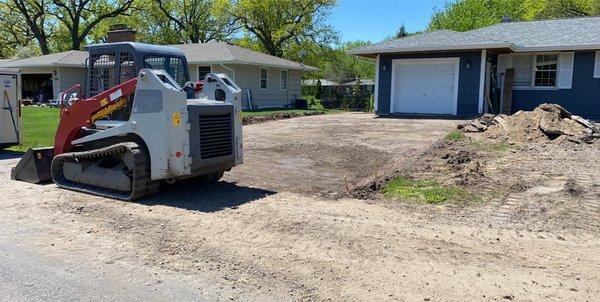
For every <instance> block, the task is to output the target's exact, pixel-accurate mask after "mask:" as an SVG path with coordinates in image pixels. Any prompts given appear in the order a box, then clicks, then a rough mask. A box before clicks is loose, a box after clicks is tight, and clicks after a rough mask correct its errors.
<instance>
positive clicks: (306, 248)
mask: <svg viewBox="0 0 600 302" xmlns="http://www.w3.org/2000/svg"><path fill="white" fill-rule="evenodd" d="M453 123H454V122H452V121H450V122H448V121H439V120H437V121H436V120H434V121H430V120H401V119H374V118H373V117H372V116H370V115H366V114H352V115H338V116H319V117H307V118H298V119H292V120H287V121H280V122H274V123H266V124H260V125H253V126H249V127H246V128H245V131H246V132H245V134H246V164H245V165H244V166H243V167H239V168H236V169H234V170H233V171H231V173H229V174H228V175H227V176H226V180H227V181H223V182H220V183H218V184H215V185H212V186H208V187H206V186H205V187H199V186H193V185H192V186H191V185H190V184H189V183H187V184H180V185H178V186H175V187H171V188H167V189H166V190H164V191H163V192H162V193H161V194H158V195H156V196H154V197H153V198H150V199H148V200H145V201H143V202H139V203H126V202H119V201H114V200H108V199H104V198H100V197H94V196H89V195H83V194H78V193H74V192H69V191H64V190H59V189H57V188H56V187H55V186H54V185H45V186H36V185H30V184H25V183H20V182H13V181H9V180H8V179H9V171H10V167H11V166H12V165H14V164H15V162H16V159H6V160H0V179H3V180H4V181H3V182H2V187H1V189H0V207H1V210H0V271H1V272H2V273H1V274H0V295H1V296H2V297H3V298H4V299H6V300H9V301H31V300H44V301H64V300H103V301H122V300H131V301H151V300H154V301H173V300H178V301H474V300H476V301H509V300H515V301H541V300H544V301H548V300H549V301H567V300H568V301H593V300H595V299H596V297H598V295H600V275H599V274H598V272H599V271H600V259H599V257H598V251H599V250H600V240H599V238H598V232H597V231H596V229H595V228H594V229H592V230H588V229H585V228H571V227H569V226H568V225H567V226H566V227H565V226H564V224H547V225H546V224H543V223H540V224H524V223H523V218H519V217H521V216H516V217H514V216H508V217H509V218H511V219H505V220H501V221H500V220H498V219H494V217H495V216H490V215H489V214H488V213H486V212H485V211H483V212H482V211H478V210H477V209H478V208H483V209H488V208H489V207H488V206H486V205H473V206H471V207H469V208H468V209H466V211H464V210H462V209H457V208H456V207H455V206H453V205H436V206H432V205H424V204H414V203H408V202H400V201H390V200H356V199H349V198H329V197H328V196H327V195H330V194H332V195H335V196H336V197H339V196H338V195H337V193H335V192H338V191H339V189H340V188H341V190H342V191H343V190H344V187H345V184H344V182H343V181H342V179H343V178H344V176H346V178H347V179H348V180H349V182H353V181H356V180H357V179H360V178H361V177H363V176H369V175H371V174H373V173H375V171H377V170H378V169H377V168H373V166H370V164H375V165H376V166H378V167H381V169H387V167H389V166H390V163H393V162H396V161H398V163H399V164H401V163H402V161H404V160H408V159H410V158H411V157H412V156H413V155H414V154H415V153H418V150H419V149H421V148H425V147H426V146H427V145H428V144H429V143H430V142H431V141H433V140H435V139H436V138H438V137H439V136H441V135H442V134H443V133H444V132H445V131H447V130H449V128H450V127H451V126H452V124H453ZM417 133H421V134H417ZM345 150H349V151H345ZM590 152H592V151H590ZM392 154H393V155H392ZM540 154H543V153H540ZM590 154H595V153H590ZM370 155H375V156H370ZM543 156H544V158H547V157H548V155H545V154H544V155H543ZM365 162H367V163H365ZM533 162H534V160H533V159H532V160H531V163H533ZM369 163H370V164H369ZM592 163H594V164H597V163H598V162H597V161H596V160H594V161H593V162H592ZM573 164H576V162H573ZM288 166H293V167H296V168H295V169H290V170H286V167H288ZM363 169H364V170H365V171H363ZM323 173H325V174H323ZM549 177H550V176H549ZM233 181H235V182H237V183H234V182H233ZM589 182H590V184H589V185H590V186H597V185H598V183H600V181H598V179H597V178H592V179H590V180H589ZM321 192H326V193H325V194H321ZM307 193H309V194H310V195H309V194H307ZM313 194H314V195H320V196H312V195H313ZM563 203H564V202H563ZM511 204H514V203H511ZM501 205H502V208H503V211H506V213H508V214H510V213H509V211H511V209H512V208H509V207H508V206H506V207H505V206H504V205H505V204H504V203H503V204H501ZM506 205H510V204H508V203H507V204H506ZM490 207H495V205H490ZM516 213H518V212H516ZM594 215H598V214H594ZM513 217H514V219H513ZM553 217H557V218H559V216H553ZM525 219H528V218H527V217H525ZM586 221H587V220H586Z"/></svg>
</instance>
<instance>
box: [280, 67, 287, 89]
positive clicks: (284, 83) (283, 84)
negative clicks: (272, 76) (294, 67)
mask: <svg viewBox="0 0 600 302" xmlns="http://www.w3.org/2000/svg"><path fill="white" fill-rule="evenodd" d="M287 89H288V71H287V70H282V71H281V90H287Z"/></svg>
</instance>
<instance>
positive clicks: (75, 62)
mask: <svg viewBox="0 0 600 302" xmlns="http://www.w3.org/2000/svg"><path fill="white" fill-rule="evenodd" d="M171 46H173V47H176V48H179V49H180V50H181V51H182V52H183V53H184V54H185V56H186V58H187V60H188V62H190V63H192V64H215V63H217V64H218V63H236V64H251V65H261V66H267V67H279V68H286V69H294V70H306V71H316V70H317V69H316V68H314V67H311V66H308V65H303V64H300V63H297V62H293V61H290V60H286V59H282V58H278V57H274V56H270V55H267V54H264V53H260V52H256V51H252V50H249V49H246V48H243V47H239V46H235V45H231V44H228V43H224V42H214V43H203V44H178V45H171ZM87 58H88V53H87V52H86V51H78V50H70V51H65V52H59V53H53V54H49V55H44V56H38V57H31V58H26V59H18V60H10V61H7V62H0V66H2V67H19V68H21V67H49V66H72V67H85V62H86V59H87Z"/></svg>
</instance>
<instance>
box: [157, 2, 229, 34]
mask: <svg viewBox="0 0 600 302" xmlns="http://www.w3.org/2000/svg"><path fill="white" fill-rule="evenodd" d="M154 1H155V2H156V4H157V6H158V8H159V10H160V11H161V12H162V13H163V14H164V15H165V16H166V17H167V18H168V19H169V21H170V22H172V23H173V24H175V26H176V28H177V30H178V31H179V32H181V34H182V36H183V38H184V39H183V40H185V41H186V42H187V41H189V42H192V43H206V42H209V41H212V40H220V41H223V40H229V39H230V37H231V36H232V35H233V33H235V32H236V31H237V30H238V26H237V24H236V18H235V17H233V16H231V15H229V14H228V10H229V5H230V2H229V1H223V0H154Z"/></svg>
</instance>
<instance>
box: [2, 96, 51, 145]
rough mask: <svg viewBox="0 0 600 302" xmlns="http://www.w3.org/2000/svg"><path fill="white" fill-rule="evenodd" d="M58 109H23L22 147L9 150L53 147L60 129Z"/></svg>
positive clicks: (30, 107) (29, 107)
mask: <svg viewBox="0 0 600 302" xmlns="http://www.w3.org/2000/svg"><path fill="white" fill-rule="evenodd" d="M59 112H60V110H59V109H58V108H47V107H32V106H28V107H22V112H21V116H22V124H21V145H20V146H12V147H10V148H7V150H10V151H26V150H27V149H28V148H30V147H31V148H36V147H52V146H53V145H54V134H55V133H56V128H58V121H59Z"/></svg>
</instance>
